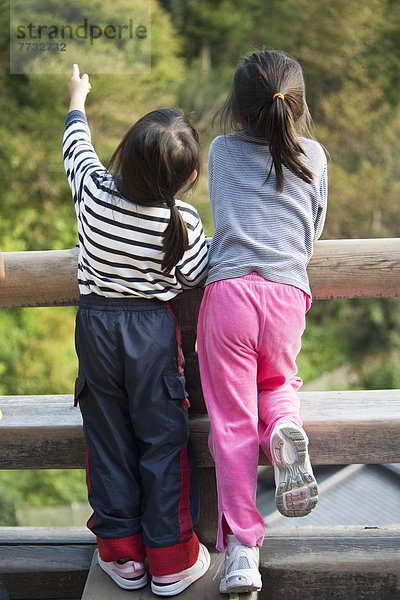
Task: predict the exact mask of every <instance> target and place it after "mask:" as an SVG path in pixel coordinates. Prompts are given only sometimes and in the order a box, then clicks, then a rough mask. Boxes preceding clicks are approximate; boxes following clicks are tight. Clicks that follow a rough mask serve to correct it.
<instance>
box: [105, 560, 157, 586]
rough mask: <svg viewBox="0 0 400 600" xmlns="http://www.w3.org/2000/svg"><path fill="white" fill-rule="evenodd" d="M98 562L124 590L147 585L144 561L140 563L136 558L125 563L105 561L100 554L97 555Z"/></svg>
mask: <svg viewBox="0 0 400 600" xmlns="http://www.w3.org/2000/svg"><path fill="white" fill-rule="evenodd" d="M97 562H98V563H99V566H100V568H101V569H102V570H103V571H104V572H105V573H107V575H109V576H110V577H111V579H112V580H113V581H115V583H116V584H117V585H118V586H119V587H120V588H122V589H123V590H138V589H140V588H142V587H144V586H145V585H147V573H146V571H145V567H144V562H140V563H139V562H136V561H134V560H128V561H126V562H124V563H119V562H118V561H116V560H114V561H112V562H105V561H104V560H101V558H100V555H97Z"/></svg>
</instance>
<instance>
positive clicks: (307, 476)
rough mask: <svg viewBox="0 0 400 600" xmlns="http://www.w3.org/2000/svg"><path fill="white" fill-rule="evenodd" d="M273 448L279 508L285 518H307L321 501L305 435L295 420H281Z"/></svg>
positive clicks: (275, 432) (276, 498)
mask: <svg viewBox="0 0 400 600" xmlns="http://www.w3.org/2000/svg"><path fill="white" fill-rule="evenodd" d="M270 448H271V455H272V463H273V467H274V474H275V488H276V489H275V503H276V507H277V509H278V510H279V512H280V513H281V514H282V515H284V516H285V517H305V516H306V515H308V514H309V513H310V512H311V511H312V509H313V508H315V506H316V505H317V502H318V485H317V482H316V481H315V477H314V473H313V470H312V467H311V463H310V458H309V456H308V437H307V434H306V432H305V431H304V429H302V428H301V427H299V426H298V425H296V424H295V423H293V422H292V421H285V420H281V421H278V422H277V424H276V425H275V427H274V429H273V431H272V434H271V443H270Z"/></svg>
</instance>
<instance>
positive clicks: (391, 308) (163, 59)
mask: <svg viewBox="0 0 400 600" xmlns="http://www.w3.org/2000/svg"><path fill="white" fill-rule="evenodd" d="M121 1H122V0H121ZM124 1H125V2H126V6H127V12H129V10H130V6H131V2H130V0H124ZM140 1H142V0H140ZM77 2H78V0H73V1H71V2H69V3H68V7H69V10H70V11H71V19H72V18H73V14H74V7H75V8H76V6H77ZM89 4H91V6H92V7H93V6H94V4H93V3H89ZM58 6H59V3H58V4H57V2H56V0H50V3H49V2H48V3H47V4H46V7H45V10H48V11H51V10H55V11H57V10H58ZM97 6H99V7H100V6H101V10H102V11H103V13H102V14H105V15H112V14H113V4H112V3H111V2H109V1H108V0H107V1H105V2H101V3H97ZM151 6H152V18H151V26H152V28H151V29H152V31H151V35H152V47H151V58H152V69H151V73H150V74H141V75H131V76H129V75H92V76H91V83H92V92H91V94H89V97H88V102H87V108H88V117H89V122H90V126H91V131H92V138H93V141H94V143H95V147H96V150H97V152H98V154H99V157H100V159H101V160H102V161H104V162H105V163H107V161H108V159H109V158H110V156H111V154H112V153H113V151H114V149H115V147H116V145H117V144H118V142H119V140H120V138H121V136H122V135H123V134H124V133H125V131H126V130H127V128H128V127H129V126H130V125H131V124H132V123H133V122H134V121H135V120H137V118H138V117H140V116H141V115H142V114H144V113H146V112H148V111H149V110H152V109H154V108H156V107H159V106H172V105H180V106H182V107H183V108H184V110H185V112H186V113H187V114H188V116H189V117H190V118H191V120H192V121H193V122H194V124H195V125H196V126H197V127H198V129H199V131H200V134H201V142H202V146H203V148H204V163H205V165H204V166H205V168H204V170H203V174H202V176H201V178H200V181H199V183H198V185H197V187H196V188H195V189H194V190H193V193H192V194H190V195H189V196H188V198H187V199H188V201H190V202H193V203H194V204H195V205H196V206H197V207H198V209H199V212H200V215H201V217H202V219H203V222H204V225H205V230H206V233H207V235H209V236H211V235H212V232H213V225H212V218H211V213H210V209H209V203H208V192H207V173H206V162H207V148H208V144H209V141H210V139H211V137H212V136H213V135H214V133H215V132H213V131H212V129H211V126H210V124H211V119H212V116H213V115H214V114H215V112H216V111H217V110H218V108H219V107H220V106H221V105H222V103H223V102H224V100H225V97H226V95H227V93H228V90H229V87H230V82H231V78H232V75H233V72H234V69H235V66H236V64H237V61H238V59H239V58H240V56H241V55H243V54H245V53H248V52H250V51H252V50H253V49H257V48H260V47H262V46H265V47H267V48H280V49H283V50H285V51H286V52H289V53H290V54H292V55H294V56H295V57H296V58H297V59H298V60H299V61H300V62H301V64H302V66H303V69H304V72H305V77H306V83H307V99H308V102H309V104H310V108H311V111H312V114H313V116H314V119H315V121H316V124H317V136H318V139H320V141H321V142H322V143H323V144H324V146H325V147H326V149H327V151H328V152H329V155H330V162H329V208H328V216H327V221H326V227H325V231H324V234H323V235H324V237H325V238H341V237H353V238H355V237H366V238H368V237H391V236H393V237H400V211H399V210H398V205H399V200H398V199H399V195H400V167H399V160H398V156H399V155H400V109H399V107H398V96H399V88H400V68H399V66H400V58H399V57H400V35H399V34H400V4H399V3H398V2H397V1H396V0H369V1H368V2H367V1H366V0H353V1H352V2H348V1H347V0H268V2H265V0H240V1H239V0H216V1H211V0H207V1H204V2H202V1H200V0H188V1H187V2H180V1H179V0H159V1H158V2H157V0H152V3H151ZM0 17H1V18H0V86H1V96H0V136H1V139H2V144H1V146H0V179H1V182H2V204H1V208H2V214H1V216H2V218H1V219H0V248H1V249H2V250H6V251H7V250H8V251H17V250H41V249H62V248H68V247H73V246H75V244H76V240H77V232H76V222H75V221H76V219H75V215H74V210H73V206H72V201H71V194H70V190H69V188H68V185H67V181H66V177H65V173H64V169H63V165H62V156H61V136H62V130H63V124H64V119H65V115H66V112H67V106H68V93H67V82H68V79H69V76H70V70H69V69H70V67H69V66H68V68H66V70H65V73H64V74H63V75H57V76H55V75H51V76H48V75H46V74H43V75H32V76H30V75H9V74H8V63H9V49H8V46H9V43H8V23H9V16H8V1H7V0H0ZM103 49H104V48H103ZM103 59H104V60H105V57H104V55H102V60H103ZM77 61H78V62H81V67H82V68H83V69H85V67H84V65H85V62H84V61H85V57H83V56H79V55H76V56H75V57H73V58H72V57H71V63H72V62H77ZM85 70H86V69H85ZM115 72H118V71H117V63H116V68H115ZM89 74H90V70H89ZM74 314H75V310H74V309H73V308H66V309H65V308H57V309H24V310H12V311H11V310H3V311H0V331H1V332H2V335H1V336H0V394H35V393H37V394H39V393H46V394H47V393H71V391H72V386H73V382H74V378H75V374H76V364H77V361H76V357H75V353H74V347H73V329H74ZM399 321H400V311H399V300H397V299H387V300H378V299H371V300H354V301H348V300H334V301H323V302H314V304H313V307H312V309H311V311H310V314H309V315H308V319H307V329H306V332H305V334H304V337H303V350H302V352H301V353H300V356H299V360H298V364H299V373H300V375H301V376H302V378H303V379H304V381H305V382H310V381H312V380H314V379H317V378H319V377H320V376H321V375H322V374H324V373H326V372H329V371H332V370H334V369H339V368H341V367H342V366H343V365H350V366H351V368H352V370H353V371H354V372H355V373H356V377H355V379H354V380H352V381H351V382H349V383H348V385H349V386H355V387H366V388H371V389H374V388H390V387H400V369H399V364H400V351H399V348H400V322H399ZM342 387H343V386H342ZM78 480H79V482H78ZM21 498H26V501H27V502H29V503H31V504H36V505H40V504H43V503H44V502H49V503H50V504H54V503H68V502H75V501H79V500H82V499H83V500H84V499H85V498H86V490H85V485H84V475H83V474H82V473H81V472H77V471H75V472H73V473H70V472H66V471H61V472H55V471H53V472H50V471H46V472H40V473H37V474H36V473H35V472H18V473H16V472H13V473H11V472H0V513H2V514H4V515H6V514H7V512H8V516H7V517H5V516H4V518H3V521H4V519H5V520H6V521H7V520H8V521H9V522H8V523H7V524H13V523H14V521H15V512H13V511H14V508H13V506H14V504H15V503H20V502H21ZM2 502H3V504H4V503H5V504H4V508H3V504H1V503H2Z"/></svg>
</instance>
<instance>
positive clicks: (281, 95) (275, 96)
mask: <svg viewBox="0 0 400 600" xmlns="http://www.w3.org/2000/svg"><path fill="white" fill-rule="evenodd" d="M275 98H280V99H281V100H284V99H285V96H284V95H283V94H281V93H280V92H277V93H276V94H274V95H273V96H272V100H275Z"/></svg>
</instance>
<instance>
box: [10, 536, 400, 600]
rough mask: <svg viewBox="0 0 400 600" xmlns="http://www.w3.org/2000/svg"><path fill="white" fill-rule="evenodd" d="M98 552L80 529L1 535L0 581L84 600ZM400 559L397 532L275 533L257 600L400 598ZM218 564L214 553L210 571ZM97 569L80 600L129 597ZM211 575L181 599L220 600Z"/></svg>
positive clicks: (35, 594)
mask: <svg viewBox="0 0 400 600" xmlns="http://www.w3.org/2000/svg"><path fill="white" fill-rule="evenodd" d="M94 548H95V544H94V536H92V535H91V534H90V533H89V532H87V531H84V529H83V528H66V529H65V530H64V529H63V528H57V529H55V530H54V529H47V528H19V527H15V528H8V527H7V528H0V578H1V579H2V580H3V581H4V583H5V584H6V586H7V588H8V590H9V592H10V597H11V598H15V599H20V600H22V599H23V600H36V599H37V600H39V599H50V598H54V599H55V598H59V599H61V598H65V599H68V600H72V599H73V598H80V597H81V593H82V590H83V586H84V580H85V579H86V575H87V573H88V570H89V565H90V562H91V560H92V556H93V551H94ZM210 549H211V550H213V545H211V546H210ZM399 554H400V526H399V525H393V526H384V527H377V528H373V529H371V528H364V527H340V526H336V527H298V526H296V527H293V528H283V529H279V528H273V529H272V528H271V529H269V530H267V531H266V536H265V540H264V544H263V546H262V548H261V552H260V570H261V575H262V580H263V589H262V591H261V593H260V594H259V596H258V598H259V600H267V599H268V600H281V599H282V598H288V597H291V598H292V597H293V598H306V599H307V600H321V598H328V597H329V598H338V599H340V598H343V599H344V598H346V600H384V599H388V600H389V599H392V598H393V599H394V598H398V593H399V589H400V568H399V560H398V557H399ZM217 557H218V555H217V554H216V553H215V552H212V557H211V564H213V563H214V562H215V560H216V559H217ZM92 562H93V568H92V569H91V576H89V578H88V581H87V585H86V587H85V591H84V594H83V598H84V599H85V600H89V599H91V598H96V599H98V600H101V599H102V598H115V599H116V598H119V597H121V598H122V596H123V595H124V594H126V592H123V591H122V590H119V588H117V587H116V586H115V585H114V584H113V583H112V581H111V580H110V579H109V578H107V576H106V575H104V573H102V572H100V570H99V569H98V567H97V565H96V563H95V561H94V560H93V561H92ZM214 574H215V569H214V570H212V569H211V570H209V571H208V573H207V574H206V575H205V576H204V577H203V578H202V579H201V580H199V581H198V582H197V583H194V584H193V585H192V586H191V587H190V588H188V590H187V592H183V593H182V594H181V595H180V596H179V597H180V598H182V600H185V599H187V600H192V599H193V598H196V600H197V599H198V600H219V599H220V598H222V597H221V596H220V594H219V592H218V584H219V577H217V578H215V580H213V577H214ZM93 590H94V592H95V593H94V594H93V593H91V592H93ZM129 594H130V597H131V598H132V600H135V599H137V600H139V599H142V600H145V599H147V598H148V599H149V600H150V598H153V596H152V595H151V593H150V590H149V587H147V588H144V589H143V590H142V591H138V592H133V591H131V592H129ZM124 597H125V595H124ZM250 598H252V596H251V595H250V594H249V595H244V596H243V597H242V596H241V600H250Z"/></svg>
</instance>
